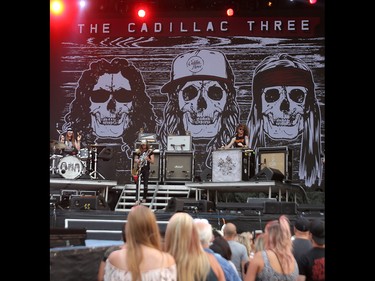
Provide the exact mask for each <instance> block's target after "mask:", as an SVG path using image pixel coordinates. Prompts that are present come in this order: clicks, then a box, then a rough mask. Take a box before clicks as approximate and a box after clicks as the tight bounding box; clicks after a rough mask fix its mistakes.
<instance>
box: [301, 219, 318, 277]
mask: <svg viewBox="0 0 375 281" xmlns="http://www.w3.org/2000/svg"><path fill="white" fill-rule="evenodd" d="M310 238H311V241H312V248H311V249H310V250H309V251H308V252H307V253H306V254H305V255H304V256H303V257H301V263H300V272H299V276H298V279H297V280H298V281H324V280H325V225H324V221H323V220H321V219H314V220H312V221H311V223H310Z"/></svg>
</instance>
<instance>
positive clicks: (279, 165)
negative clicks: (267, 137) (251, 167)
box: [257, 146, 293, 180]
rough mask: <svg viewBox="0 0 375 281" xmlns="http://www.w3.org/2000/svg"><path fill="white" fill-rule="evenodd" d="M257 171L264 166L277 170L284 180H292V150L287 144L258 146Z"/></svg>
mask: <svg viewBox="0 0 375 281" xmlns="http://www.w3.org/2000/svg"><path fill="white" fill-rule="evenodd" d="M257 155H258V157H257V168H258V169H257V171H258V172H259V171H261V170H262V169H264V168H271V169H276V170H279V171H280V172H281V173H282V174H283V175H284V178H285V179H286V180H292V161H293V158H292V157H293V153H292V150H291V149H289V148H288V147H287V146H278V147H259V148H258V152H257Z"/></svg>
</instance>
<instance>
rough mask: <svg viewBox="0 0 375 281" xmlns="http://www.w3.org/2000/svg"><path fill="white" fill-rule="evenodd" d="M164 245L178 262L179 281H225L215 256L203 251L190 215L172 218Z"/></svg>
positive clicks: (180, 214)
mask: <svg viewBox="0 0 375 281" xmlns="http://www.w3.org/2000/svg"><path fill="white" fill-rule="evenodd" d="M164 245H165V250H166V251H167V252H168V253H170V254H171V255H172V256H173V257H174V258H175V260H176V263H177V280H178V281H217V280H219V281H225V276H224V272H223V270H222V269H221V266H220V264H219V262H218V261H217V260H216V258H215V256H214V255H213V254H210V253H207V252H205V251H204V250H203V247H202V245H201V243H200V240H199V235H198V230H197V227H196V226H195V224H194V221H193V217H192V216H191V215H189V214H188V213H184V212H178V213H175V214H174V215H173V216H172V217H171V218H170V220H169V222H168V224H167V228H166V231H165V241H164Z"/></svg>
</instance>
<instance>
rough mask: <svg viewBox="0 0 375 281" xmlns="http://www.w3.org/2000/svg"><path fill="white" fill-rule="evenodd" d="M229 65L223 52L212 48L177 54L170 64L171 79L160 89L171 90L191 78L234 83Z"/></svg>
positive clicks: (163, 90)
mask: <svg viewBox="0 0 375 281" xmlns="http://www.w3.org/2000/svg"><path fill="white" fill-rule="evenodd" d="M228 73H231V69H230V65H229V62H228V60H227V59H226V57H225V56H224V54H223V53H221V52H219V51H213V50H198V51H191V52H188V53H185V54H181V55H179V56H177V57H176V58H175V59H174V61H173V65H172V72H171V80H170V81H169V82H168V83H166V84H165V85H164V86H163V87H162V88H161V91H162V92H164V93H167V92H171V91H173V89H174V88H175V87H176V85H178V84H179V83H181V82H187V81H192V80H219V81H223V82H226V83H229V84H233V83H234V78H233V76H232V75H228Z"/></svg>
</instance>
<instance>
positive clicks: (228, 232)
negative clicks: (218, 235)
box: [223, 222, 237, 238]
mask: <svg viewBox="0 0 375 281" xmlns="http://www.w3.org/2000/svg"><path fill="white" fill-rule="evenodd" d="M223 233H224V237H225V238H234V237H235V236H236V235H237V228H236V226H235V225H234V224H233V223H230V222H229V223H227V224H226V225H225V227H224V230H223Z"/></svg>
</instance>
